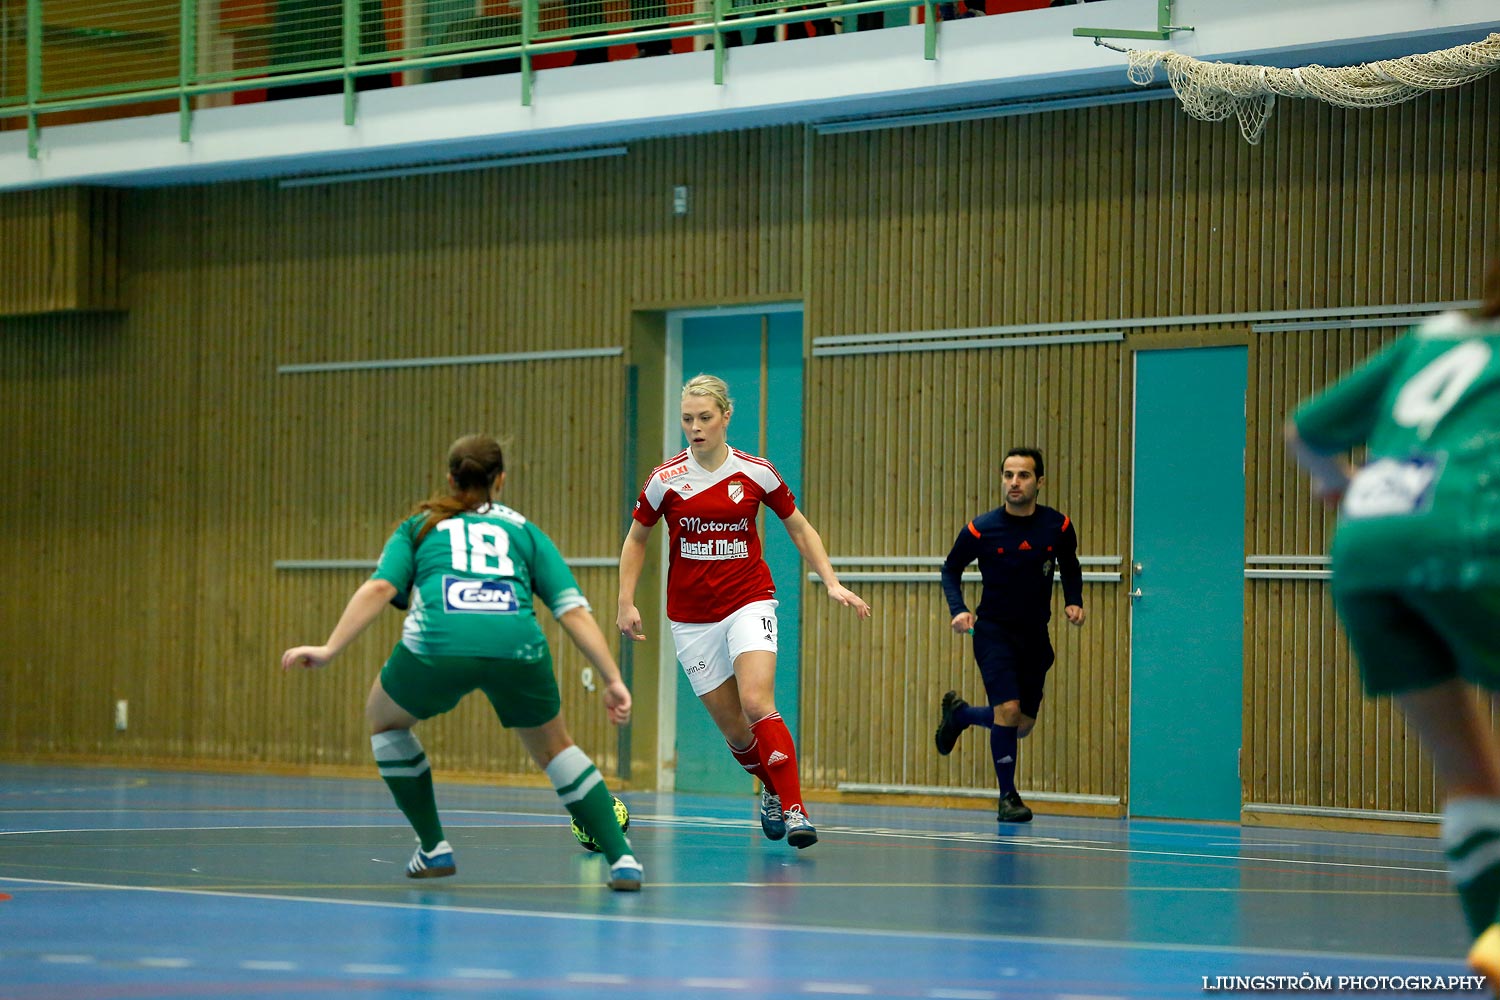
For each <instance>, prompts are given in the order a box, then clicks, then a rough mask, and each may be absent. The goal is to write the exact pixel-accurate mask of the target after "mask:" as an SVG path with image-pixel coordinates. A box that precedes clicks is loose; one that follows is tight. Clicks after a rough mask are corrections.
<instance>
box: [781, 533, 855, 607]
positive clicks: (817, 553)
mask: <svg viewBox="0 0 1500 1000" xmlns="http://www.w3.org/2000/svg"><path fill="white" fill-rule="evenodd" d="M781 523H782V524H783V525H784V526H785V527H786V533H787V535H788V536H789V537H790V538H791V540H792V544H793V545H795V546H797V551H798V552H800V553H802V558H803V559H806V560H807V564H808V565H809V566H811V567H812V568H813V572H814V573H816V574H818V579H820V580H822V581H823V586H824V587H826V588H828V596H829V597H831V598H833V599H834V600H835V601H838V602H839V603H840V604H842V605H844V606H845V607H849V608H853V609H854V610H855V611H856V612H857V613H858V614H859V616H860V617H861V618H868V617H870V606H869V605H868V604H866V603H865V602H864V600H863V599H862V598H861V597H860V596H859V595H858V594H856V593H855V592H854V591H852V590H850V589H849V588H847V587H845V586H844V585H843V584H841V583H839V578H838V574H837V573H835V572H834V571H833V564H832V563H831V562H829V561H828V552H827V551H826V550H825V549H824V548H823V539H822V538H821V537H820V536H819V535H818V533H817V531H816V530H814V528H813V526H812V525H811V524H810V523H809V522H808V520H807V518H806V517H804V516H803V514H802V512H801V511H800V510H793V511H792V512H791V514H789V515H788V516H787V517H785V518H783V519H782V521H781Z"/></svg>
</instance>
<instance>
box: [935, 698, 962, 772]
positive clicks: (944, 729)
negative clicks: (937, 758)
mask: <svg viewBox="0 0 1500 1000" xmlns="http://www.w3.org/2000/svg"><path fill="white" fill-rule="evenodd" d="M968 707H969V703H968V702H966V701H964V700H963V699H962V698H960V697H959V696H958V692H957V691H949V692H948V693H947V694H945V695H943V721H941V722H939V723H938V727H937V732H936V733H933V740H934V741H935V742H936V743H937V752H938V753H940V754H942V755H943V756H944V757H946V756H948V755H949V754H950V753H952V752H953V745H954V744H955V743H957V742H958V734H959V733H961V732H963V731H964V729H966V728H967V727H966V726H965V725H964V724H963V723H962V722H959V721H958V720H957V719H955V718H954V717H953V716H954V715H955V714H956V713H957V712H958V711H960V710H961V709H965V708H968Z"/></svg>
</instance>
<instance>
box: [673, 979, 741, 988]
mask: <svg viewBox="0 0 1500 1000" xmlns="http://www.w3.org/2000/svg"><path fill="white" fill-rule="evenodd" d="M682 985H683V986H684V987H686V988H687V989H690V990H745V989H749V988H750V981H749V980H748V979H705V978H702V977H701V976H700V977H689V978H687V979H684V980H683V981H682Z"/></svg>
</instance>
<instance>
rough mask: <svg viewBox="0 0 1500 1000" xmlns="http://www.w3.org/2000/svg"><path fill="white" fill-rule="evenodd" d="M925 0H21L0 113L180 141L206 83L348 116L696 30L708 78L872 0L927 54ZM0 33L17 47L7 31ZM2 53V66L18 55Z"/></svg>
mask: <svg viewBox="0 0 1500 1000" xmlns="http://www.w3.org/2000/svg"><path fill="white" fill-rule="evenodd" d="M939 2H940V0H853V2H845V3H838V2H830V0H817V2H815V3H813V4H811V5H801V6H788V4H787V0H696V2H695V3H694V4H693V6H692V9H691V10H682V9H678V0H674V2H673V3H672V4H671V6H670V7H669V5H668V2H667V0H405V2H404V3H402V4H400V5H399V14H398V15H396V16H392V15H390V14H389V13H388V12H387V7H388V6H392V5H388V4H386V3H384V2H382V0H25V5H26V6H25V11H26V16H25V40H24V44H25V59H24V67H25V71H24V87H17V86H16V84H17V83H18V82H20V81H17V80H13V79H11V76H12V75H13V73H12V72H11V71H10V70H7V72H6V73H5V74H0V119H7V118H20V117H24V118H25V121H26V129H27V139H28V141H27V148H28V150H29V152H30V155H31V156H32V157H33V158H35V157H36V156H37V155H38V152H39V145H40V134H41V127H42V125H43V124H44V119H45V118H46V116H49V115H59V114H62V113H66V112H78V111H86V110H91V109H97V108H105V107H119V106H125V105H133V104H134V105H141V104H149V105H157V104H162V103H166V104H171V103H175V104H176V108H177V113H178V115H179V118H180V127H179V137H180V138H181V140H182V141H183V142H189V141H191V139H192V116H193V110H194V106H195V98H201V97H203V96H206V95H211V94H225V93H237V92H246V91H259V90H269V91H270V93H272V94H273V95H275V94H277V93H281V94H288V93H292V94H296V93H299V91H298V90H297V88H302V91H303V92H305V91H306V90H308V89H309V88H318V89H319V92H335V93H336V92H338V91H339V90H340V89H341V90H342V93H343V97H344V123H345V124H346V125H353V124H354V122H355V117H356V111H357V103H356V100H357V93H358V91H359V90H361V89H364V88H365V87H368V86H373V85H377V84H378V82H379V81H380V77H382V76H388V75H389V74H393V73H418V74H421V76H422V78H429V77H433V76H441V75H442V74H443V73H444V72H449V73H451V72H453V71H455V69H456V68H458V67H463V66H470V65H474V64H480V63H488V64H492V65H491V67H490V69H491V71H495V70H497V69H498V70H499V71H505V70H509V69H513V70H514V71H515V72H518V73H519V74H520V78H521V103H522V104H523V105H530V104H531V101H532V96H533V84H534V78H535V73H536V67H535V65H534V62H535V60H536V59H537V58H538V57H541V56H544V55H547V54H550V53H557V52H565V51H575V52H586V51H591V50H598V49H600V48H602V47H605V46H610V45H626V44H636V45H641V46H652V45H653V43H654V44H655V45H657V46H660V45H661V44H663V43H669V42H670V40H671V39H674V38H685V37H698V36H707V37H708V39H709V45H710V47H711V48H712V49H713V51H714V61H713V72H714V82H715V83H716V84H722V83H723V82H724V77H725V71H726V66H727V56H726V50H727V48H728V47H729V44H730V42H729V36H730V34H731V33H733V32H738V31H753V30H755V29H759V28H765V27H774V26H777V25H782V24H797V23H802V22H810V21H823V20H835V19H838V20H845V19H847V22H846V23H848V24H849V25H850V26H852V25H853V23H854V22H855V19H856V18H857V17H858V16H859V15H861V14H877V13H883V12H887V11H915V10H920V11H922V12H923V23H924V25H925V32H924V34H923V38H924V44H923V54H924V56H925V58H927V59H935V58H936V57H937V31H938V16H937V14H938V12H937V7H938V5H939ZM942 2H946V0H942ZM0 44H3V45H5V46H8V47H12V48H19V47H20V45H19V44H18V43H17V42H13V41H12V40H11V39H10V38H8V37H7V38H5V39H0ZM15 54H19V53H15ZM5 55H6V59H5V61H4V62H5V65H6V66H7V67H13V66H15V65H17V63H18V62H22V61H21V60H17V59H15V58H14V55H13V53H11V52H7V53H5ZM502 60H503V61H505V62H504V63H503V64H501V65H500V66H499V67H495V66H494V65H493V64H495V63H497V62H498V61H502ZM460 72H461V71H460ZM418 82H420V81H418ZM153 110H156V109H155V108H154V107H153Z"/></svg>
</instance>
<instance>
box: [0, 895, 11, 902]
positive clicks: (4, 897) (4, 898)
mask: <svg viewBox="0 0 1500 1000" xmlns="http://www.w3.org/2000/svg"><path fill="white" fill-rule="evenodd" d="M9 898H10V897H9V896H7V895H6V894H5V893H3V892H0V903H3V902H5V901H6V900H7V899H9Z"/></svg>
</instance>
